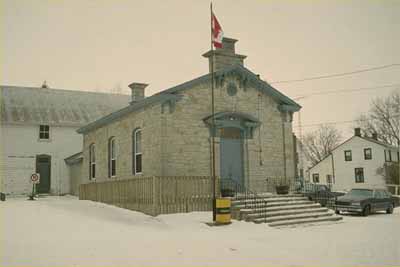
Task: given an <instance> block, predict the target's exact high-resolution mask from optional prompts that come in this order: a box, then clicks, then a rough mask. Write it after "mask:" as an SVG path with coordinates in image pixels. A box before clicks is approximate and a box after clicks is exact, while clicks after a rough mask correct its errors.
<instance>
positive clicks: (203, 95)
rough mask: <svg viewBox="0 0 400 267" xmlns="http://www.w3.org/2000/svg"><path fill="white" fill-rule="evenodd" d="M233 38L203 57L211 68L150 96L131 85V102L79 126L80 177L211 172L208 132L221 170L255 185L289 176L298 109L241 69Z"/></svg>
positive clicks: (100, 178)
mask: <svg viewBox="0 0 400 267" xmlns="http://www.w3.org/2000/svg"><path fill="white" fill-rule="evenodd" d="M236 41H237V40H234V39H230V38H224V40H223V48H221V49H217V50H214V51H208V52H207V53H205V54H204V55H203V56H204V57H206V58H207V59H208V60H209V63H210V64H209V65H210V72H209V73H208V74H206V75H203V76H200V77H198V78H195V79H193V80H190V81H187V82H185V83H183V84H180V85H177V86H175V87H172V88H169V89H166V90H163V91H161V92H159V93H157V94H155V95H152V96H150V97H145V88H146V86H147V84H143V83H132V84H131V85H129V87H130V88H131V90H132V101H131V102H130V105H128V106H127V107H125V108H123V109H120V110H118V111H116V112H114V113H111V114H109V115H107V116H105V117H103V118H101V119H98V120H96V121H94V122H92V123H90V124H88V125H86V126H84V127H82V128H80V129H79V130H78V132H79V133H82V134H83V140H84V142H83V151H82V152H83V169H82V175H83V177H82V180H83V181H85V182H86V183H89V182H91V181H93V180H96V181H106V180H112V179H127V178H135V177H140V176H210V175H211V165H212V161H211V147H212V146H211V135H212V134H215V136H216V138H215V140H216V173H217V175H218V176H220V177H222V178H230V179H232V180H234V181H236V182H237V183H239V184H242V185H245V186H246V187H247V188H250V189H253V190H261V189H260V186H259V183H260V182H261V183H262V182H263V181H265V179H266V178H267V177H287V178H293V177H294V175H295V168H296V167H295V150H294V144H293V140H294V139H293V133H292V117H293V113H294V112H296V111H298V110H299V109H300V108H301V107H300V106H299V105H298V104H297V103H295V102H294V101H293V100H291V99H290V98H288V97H287V96H285V95H284V94H282V93H280V92H279V91H278V90H276V89H275V88H273V87H272V86H271V85H269V84H268V83H267V82H265V81H263V80H261V79H260V77H259V76H258V75H256V74H254V73H253V72H251V71H250V70H248V69H247V68H246V67H244V59H245V58H246V56H244V55H239V54H236V52H235V43H236ZM212 60H213V62H214V71H215V75H214V77H215V78H214V81H215V123H216V129H215V131H212V129H211V125H212V119H213V118H212V116H211V89H210V88H211V79H212V78H211V77H212V76H211V61H212Z"/></svg>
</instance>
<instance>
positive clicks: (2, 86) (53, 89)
mask: <svg viewBox="0 0 400 267" xmlns="http://www.w3.org/2000/svg"><path fill="white" fill-rule="evenodd" d="M0 88H1V89H3V88H9V89H17V90H18V89H29V90H42V91H46V90H47V91H65V92H74V93H90V94H104V95H114V96H126V97H130V95H129V94H118V93H112V92H98V91H87V90H72V89H63V88H42V87H32V86H18V85H4V84H1V85H0Z"/></svg>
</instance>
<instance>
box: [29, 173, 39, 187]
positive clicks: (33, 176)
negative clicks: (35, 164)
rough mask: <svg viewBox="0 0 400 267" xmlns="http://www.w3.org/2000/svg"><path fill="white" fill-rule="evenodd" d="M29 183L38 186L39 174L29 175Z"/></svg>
mask: <svg viewBox="0 0 400 267" xmlns="http://www.w3.org/2000/svg"><path fill="white" fill-rule="evenodd" d="M31 182H32V183H33V184H38V183H40V174H39V173H33V174H32V175H31Z"/></svg>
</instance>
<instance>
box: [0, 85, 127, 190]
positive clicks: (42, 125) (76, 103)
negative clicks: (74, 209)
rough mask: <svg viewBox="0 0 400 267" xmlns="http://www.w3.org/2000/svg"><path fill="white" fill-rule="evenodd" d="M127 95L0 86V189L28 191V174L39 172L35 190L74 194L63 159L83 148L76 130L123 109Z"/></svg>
mask: <svg viewBox="0 0 400 267" xmlns="http://www.w3.org/2000/svg"><path fill="white" fill-rule="evenodd" d="M129 99H130V97H129V96H126V95H117V94H106V93H96V92H84V91H76V90H61V89H54V88H48V87H46V86H43V87H42V88H40V87H39V88H37V87H22V86H7V85H2V86H0V107H1V117H0V118H1V127H0V192H4V193H6V194H10V195H20V194H29V193H30V192H31V191H32V184H31V183H30V182H29V179H30V176H31V174H32V173H36V172H38V173H40V176H41V179H40V184H38V185H37V191H38V193H49V194H66V193H71V192H72V193H76V191H77V190H76V188H77V183H78V181H76V180H75V181H76V182H74V181H73V180H70V172H71V170H70V168H68V162H66V161H64V159H65V158H66V157H69V156H71V155H72V154H74V153H76V152H79V151H81V149H82V135H80V134H77V133H76V130H77V129H78V128H80V127H82V126H83V125H86V124H88V123H89V122H91V121H94V120H96V119H98V118H100V117H103V116H105V115H107V114H109V113H111V112H113V111H115V110H118V109H120V108H122V107H123V106H125V105H126V103H128V102H129ZM69 162H71V160H70V161H69ZM75 173H76V172H75ZM74 178H78V177H77V176H74Z"/></svg>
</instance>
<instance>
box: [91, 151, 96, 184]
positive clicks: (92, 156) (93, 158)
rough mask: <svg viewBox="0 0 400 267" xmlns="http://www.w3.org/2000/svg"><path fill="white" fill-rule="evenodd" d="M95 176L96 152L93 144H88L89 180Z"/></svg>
mask: <svg viewBox="0 0 400 267" xmlns="http://www.w3.org/2000/svg"><path fill="white" fill-rule="evenodd" d="M94 178H96V154H95V146H94V144H91V145H90V146H89V180H92V179H94Z"/></svg>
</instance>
